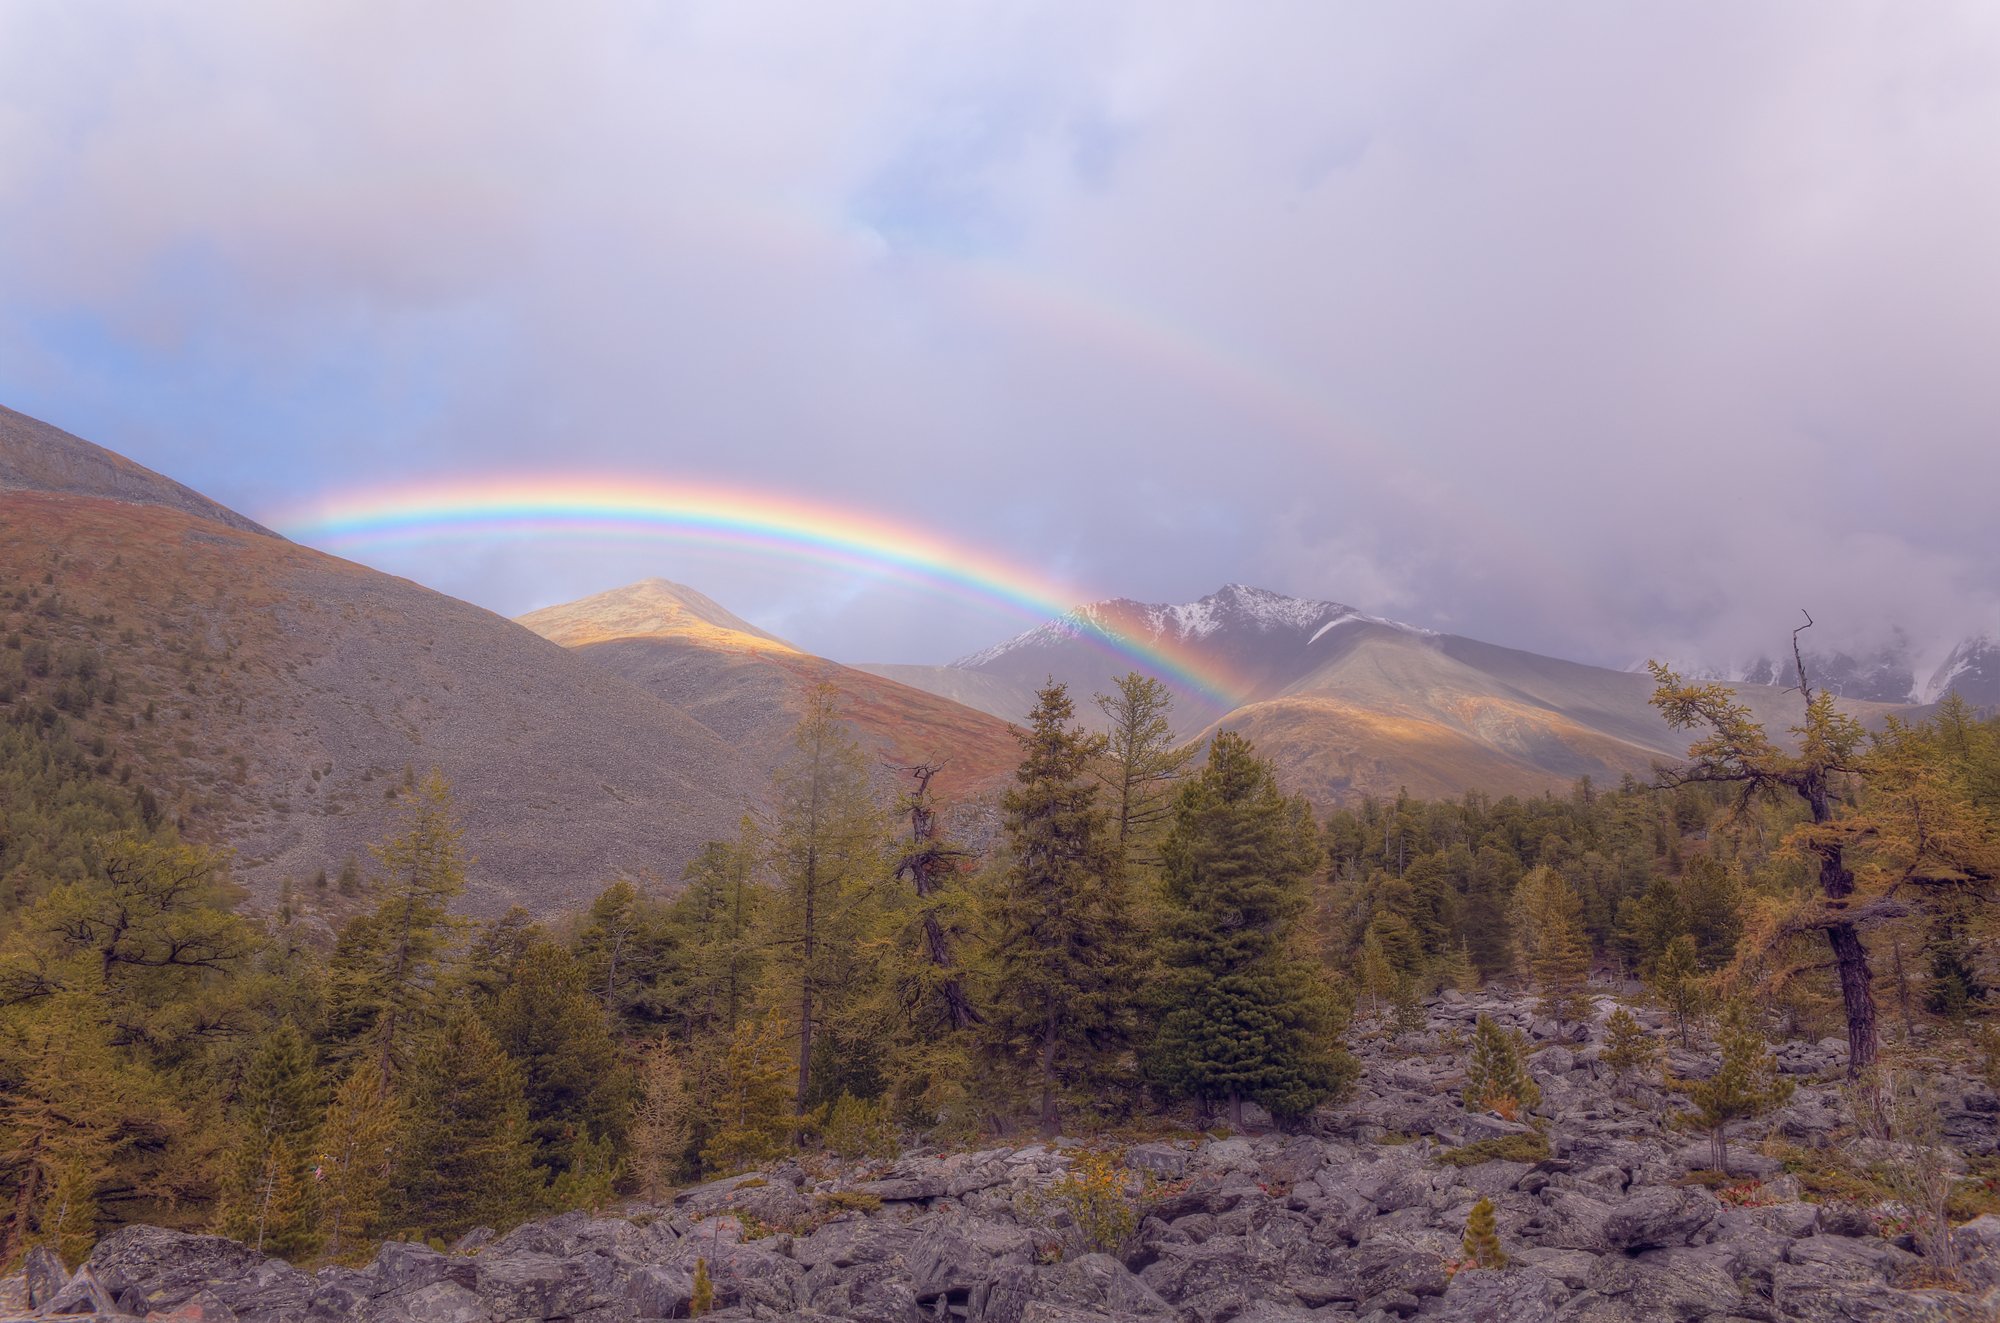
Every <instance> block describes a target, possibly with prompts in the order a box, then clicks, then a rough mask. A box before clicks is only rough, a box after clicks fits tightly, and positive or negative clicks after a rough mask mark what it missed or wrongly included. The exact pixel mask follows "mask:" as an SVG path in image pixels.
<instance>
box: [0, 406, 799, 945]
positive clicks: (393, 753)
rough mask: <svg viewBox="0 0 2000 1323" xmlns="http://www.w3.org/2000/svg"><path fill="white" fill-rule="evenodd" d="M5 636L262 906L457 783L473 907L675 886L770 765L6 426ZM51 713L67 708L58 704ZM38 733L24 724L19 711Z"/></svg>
mask: <svg viewBox="0 0 2000 1323" xmlns="http://www.w3.org/2000/svg"><path fill="white" fill-rule="evenodd" d="M0 573H4V578H0V582H5V583H9V584H16V585H20V588H19V590H18V591H17V592H15V593H13V594H11V595H9V594H4V593H0V617H4V618H0V630H5V631H8V632H10V633H13V634H18V635H23V636H25V638H26V639H27V641H28V643H29V644H30V645H32V644H35V643H40V644H44V645H46V647H47V648H48V649H49V654H50V655H52V656H53V657H54V659H55V661H54V663H53V667H54V671H55V672H63V671H64V668H71V667H73V668H75V669H76V670H77V671H79V672H80V671H82V670H84V669H88V670H89V671H90V672H91V673H92V674H94V675H97V676H99V677H105V676H111V677H115V689H114V690H113V691H112V692H113V696H112V697H111V698H110V700H109V701H108V702H107V701H102V700H100V701H95V702H87V703H83V704H81V705H79V704H78V703H77V702H76V701H75V699H74V692H75V690H74V686H68V682H67V681H65V685H66V686H68V687H67V688H61V689H59V688H54V687H53V686H54V683H55V681H54V679H53V673H52V677H51V678H50V679H48V680H46V681H41V682H38V683H40V684H42V686H43V687H42V688H40V689H30V690H27V691H24V692H22V693H17V694H15V695H13V696H12V700H11V702H10V704H9V706H11V707H13V708H14V709H15V711H16V712H21V711H22V709H21V708H20V707H19V705H20V704H23V703H35V704H42V703H48V704H51V705H52V706H61V705H62V704H63V703H64V702H65V701H66V695H67V696H68V701H69V703H70V707H71V710H72V713H73V716H72V719H73V720H74V721H76V722H78V723H79V724H81V725H82V727H83V728H84V732H85V734H86V735H87V736H88V737H89V738H94V739H100V740H102V741H103V742H104V747H105V763H104V765H105V767H106V768H107V769H110V768H114V767H117V768H123V769H124V774H125V775H128V776H131V777H135V778H137V779H138V780H140V781H141V782H143V783H144V784H146V785H148V786H149V787H151V788H152V789H153V790H155V792H156V793H157V794H158V796H159V797H160V799H161V800H162V802H163V803H164V805H165V806H166V808H167V810H168V811H169V812H171V813H173V814H176V815H178V816H179V817H180V818H181V819H182V820H183V821H184V822H185V824H186V830H187V832H188V833H189V834H190V835H191V836H193V837H194V838H196V839H200V840H204V841H209V842H213V843H216V844H219V845H226V846H228V847H230V848H232V849H233V850H234V851H235V865H234V869H233V872H234V875H235V877H236V878H237V880H238V881H240V882H243V883H245V884H246V885H247V886H248V887H249V888H250V890H251V892H252V894H253V895H254V896H256V897H257V898H258V899H259V900H260V901H261V902H262V903H267V904H268V903H270V902H271V901H272V900H273V899H274V898H275V897H276V895H277V894H278V893H279V891H280V889H281V887H282V885H283V883H284V881H285V880H286V879H289V880H290V881H291V882H292V883H293V884H294V885H295V886H300V887H307V886H311V885H313V879H315V878H316V877H318V876H319V875H320V873H321V870H326V871H328V872H337V871H338V870H339V869H340V867H341V865H342V863H343V861H344V860H346V859H347V858H349V857H358V859H359V860H360V861H361V864H362V866H363V868H364V870H365V869H366V868H367V866H368V862H369V856H368V853H367V845H368V843H369V842H371V841H376V840H379V839H381V838H382V837H383V836H384V835H385V834H386V833H388V832H389V831H391V830H392V829H393V824H394V822H395V813H394V805H393V802H392V800H393V797H394V794H395V790H396V787H398V786H399V785H400V784H401V783H402V782H403V780H404V778H405V777H406V775H422V774H423V773H424V772H426V771H428V770H429V769H430V768H432V767H436V768H438V769H439V770H440V771H442V772H443V773H444V775H445V776H446V777H447V778H448V779H449V780H450V781H451V783H452V786H453V789H454V791H455V793H456V796H457V799H458V804H459V809H460V813H461V816H462V821H463V824H464V827H465V837H464V845H465V848H466V849H467V851H468V852H469V853H470V854H472V855H474V856H476V857H477V863H476V864H475V866H474V868H473V869H472V873H471V887H470V889H469V891H468V894H467V897H466V899H465V902H464V904H465V907H466V908H467V909H469V910H471V911H473V912H476V913H485V914H491V913H495V912H498V911H500V910H503V909H505V908H506V907H507V906H508V905H509V904H513V903H520V904H523V905H526V906H527V907H528V908H530V909H531V910H534V911H536V912H538V913H550V912H554V911H558V910H561V909H565V908H569V907H573V906H575V905H577V904H578V903H580V902H583V901H585V900H587V899H588V898H589V897H590V896H591V895H593V894H595V892H596V891H597V890H598V889H599V888H601V887H602V886H603V885H604V884H606V883H607V882H609V881H611V880H613V879H615V878H617V877H619V876H626V875H634V874H640V873H654V874H658V875H660V876H663V877H667V878H677V877H678V876H679V874H680V870H681V868H682V866H683V864H684V863H685V861H686V860H688V859H689V858H691V857H692V855H693V854H694V852H695V851H696V850H697V849H698V848H699V846H700V845H701V843H702V842H703V841H706V840H709V839H713V838H715V837H717V836H723V835H728V834H731V833H733V832H734V830H735V827H736V823H737V820H738V818H739V817H740V815H741V814H742V812H743V811H744V809H745V807H746V806H747V805H749V804H751V803H753V802H756V801H757V800H758V799H759V798H760V797H761V795H762V794H763V792H764V788H765V780H764V777H763V774H762V771H761V769H759V768H757V767H756V766H754V765H753V763H752V762H751V761H750V760H749V759H746V758H745V757H744V756H743V755H742V753H741V752H739V751H738V750H737V749H736V748H735V747H733V746H732V745H731V744H729V743H728V742H727V741H725V740H723V739H721V738H719V737H718V736H717V735H716V734H715V733H714V732H713V731H711V730H709V729H708V728H707V727H705V726H703V725H702V724H701V723H699V722H697V721H695V720H694V719H693V718H692V717H690V716H688V715H687V714H686V713H684V712H682V711H680V710H679V709H677V708H676V707H674V706H673V705H672V704H670V703H667V702H665V701H663V700H662V699H660V698H659V697H658V696H656V695H654V694H651V693H648V692H646V691H645V690H643V689H641V688H639V687H638V686H636V685H633V684H631V683H629V682H627V681H625V680H621V679H619V678H618V677H616V676H614V675H611V674H608V673H607V672H606V671H605V670H604V669H603V668H601V667H598V666H594V665H591V664H590V663H589V662H587V661H585V660H584V659H582V658H580V657H579V656H577V655H576V654H575V653H574V652H572V651H570V650H568V649H565V648H562V647H558V646H556V645H555V644H553V643H550V642H548V641H547V640H545V639H543V638H540V637H538V636H536V635H535V634H534V633H532V632H531V631H529V630H526V629H523V628H521V627H520V626H519V625H516V624H514V623H512V622H511V621H508V620H506V619H504V618H502V617H500V616H497V615H494V614H492V613H491V612H488V611H483V610H481V609H479V608H477V607H474V606H471V605H468V604H467V603H464V602H460V601H457V600H455V599H453V598H450V597H446V596H444V595H442V594H440V593H436V592H432V591H431V590H429V589H427V588H422V587H419V586H418V585H416V584H414V583H410V582H408V581H407V580H403V579H398V578H395V577H392V576H390V575H386V574H380V573H377V572H376V571H374V570H370V569H366V568H364V567H362V566H359V565H355V564H352V563H350V562H347V561H343V560H339V559H336V558H335V557H332V556H327V555H323V554H321V553H319V552H316V551H312V550H309V549H307V548H305V547H300V546H297V545H295V544H293V543H291V542H288V541H286V540H285V539H283V538H281V537H278V536H276V535H274V534H272V533H269V532H267V531H265V530H263V529H261V528H259V527H258V526H257V525H256V524H255V523H254V522H252V521H251V520H248V519H245V518H244V517H242V516H241V515H237V514H235V513H233V512H231V511H229V510H227V509H225V508H223V507H222V506H220V505H217V504H216V503H214V502H213V501H210V500H208V499H207V498H206V497H203V496H201V495H199V494H198V493H195V492H192V491H190V490H189V489H187V488H185V487H183V486H181V485H180V484H178V483H175V482H172V481H171V480H169V479H167V478H164V477H161V476H160V475H158V474H155V473H152V472H150V471H149V470H146V469H144V468H141V467H140V466H138V465H136V464H133V463H131V462H130V461H129V460H125V459H123V458H121V457H119V456H117V455H114V454H112V453H111V452H109V451H106V450H102V449H100V448H99V447H97V446H94V445H91V444H90V443H88V442H85V441H82V440H80V439H78V438H76V437H73V436H70V435H69V434H68V433H65V432H62V431H60V430H58V429H56V428H54V427H50V426H48V425H47V424H43V423H39V422H36V421H35V420H34V419H31V418H27V417H25V416H24V415H21V414H18V413H13V412H5V413H4V414H0ZM41 710H42V711H45V712H47V714H48V716H49V717H50V718H53V716H54V712H53V710H52V707H45V708H42V709H41ZM23 715H31V714H28V713H23Z"/></svg>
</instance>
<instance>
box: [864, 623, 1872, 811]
mask: <svg viewBox="0 0 2000 1323" xmlns="http://www.w3.org/2000/svg"><path fill="white" fill-rule="evenodd" d="M1108 631H1122V632H1124V633H1125V634H1126V635H1127V636H1129V637H1132V638H1135V639H1137V640H1139V641H1140V642H1141V643H1142V644H1143V645H1144V646H1146V647H1148V648H1154V649H1159V650H1161V651H1162V652H1163V653H1165V654H1166V655H1168V656H1171V657H1172V658H1174V659H1175V660H1176V662H1177V663H1178V667H1177V669H1179V670H1180V671H1182V672H1183V674H1184V675H1187V676H1202V677H1207V678H1208V680H1209V683H1208V684H1205V685H1197V684H1194V683H1190V682H1189V681H1188V680H1187V679H1180V680H1175V679H1173V678H1172V677H1166V678H1168V682H1169V686H1170V687H1171V688H1173V690H1174V692H1175V699H1176V714H1175V715H1176V719H1177V733H1179V734H1181V735H1183V736H1184V737H1189V738H1197V739H1205V738H1207V736H1208V735H1210V734H1212V733H1213V732H1214V731H1216V730H1236V731H1241V732H1243V733H1244V734H1245V735H1247V736H1248V737H1249V738H1250V739H1251V740H1252V741H1254V742H1255V743H1256V745H1257V747H1258V749H1259V751H1260V752H1262V753H1263V754H1264V755H1265V756H1266V757H1269V758H1271V759H1272V760H1273V761H1274V762H1275V763H1276V764H1277V765H1278V768H1279V771H1280V773H1281V775H1282V776H1283V778H1284V780H1285V783H1286V784H1287V786H1288V787H1290V788H1291V789H1293V790H1296V791H1298V792H1301V793H1304V794H1306V795H1307V796H1308V797H1310V798H1311V799H1312V800H1313V801H1314V802H1315V803H1316V804H1318V805H1320V806H1321V807H1323V808H1324V807H1327V806H1330V805H1332V804H1336V803H1343V802H1350V801H1352V800H1354V799H1356V798H1358V797H1360V796H1363V795H1376V796H1392V795H1394V794H1396V793H1397V792H1398V791H1399V790H1408V791H1409V792H1410V793H1411V794H1413V795H1419V796H1437V795H1456V794H1460V793H1463V792H1464V791H1466V790H1471V789H1479V790H1485V791H1490V792H1493V793H1509V792H1513V793H1523V794H1529V793H1539V792H1541V791H1544V790H1549V789H1557V788H1560V787H1563V786H1566V785H1568V784H1570V783H1571V782H1573V781H1574V780H1575V779H1576V778H1577V777H1579V776H1590V777H1593V778H1595V779H1598V780H1600V781H1616V780H1617V779H1618V778H1620V777H1622V776H1624V775H1625V774H1627V773H1632V774H1635V775H1645V774H1647V773H1648V772H1649V771H1650V770H1651V767H1652V765H1653V764H1654V763H1655V762H1656V761H1659V760H1663V759H1672V758H1675V757H1678V756H1679V755H1680V754H1681V753H1682V752H1683V751H1684V750H1685V748H1686V744H1687V741H1686V739H1685V738H1684V737H1683V736H1680V735H1677V734H1676V733H1675V732H1673V731H1671V730H1669V729H1668V728H1667V726H1666V723H1665V722H1663V721H1661V720H1660V718H1659V716H1658V714H1657V713H1655V712H1654V711H1653V709H1652V707H1651V706H1650V705H1649V704H1648V702H1647V699H1648V698H1649V696H1650V695H1651V693H1652V688H1653V686H1652V681H1651V679H1650V678H1649V677H1646V676H1643V675H1636V674H1633V673H1630V672H1626V671H1616V670H1610V669H1607V668H1604V667H1598V666H1586V665H1583V664H1580V663H1576V662H1568V661H1562V660H1559V659H1557V658H1553V657H1542V656H1538V655H1536V654H1534V653H1529V652H1521V651H1518V650H1515V649H1511V648H1503V647H1497V646H1495V645H1493V644H1489V643H1482V642H1480V641H1479V640H1476V639H1469V638H1461V637H1458V636H1455V635H1449V634H1439V633H1435V632H1433V631H1430V630H1426V629H1422V628H1419V627H1417V626H1414V625H1409V624H1403V623H1399V622H1397V621H1392V620H1385V619H1382V618H1380V617H1377V616H1371V615H1367V614H1365V613H1363V612H1361V611H1358V610H1356V609H1355V608H1353V607H1350V606H1345V605H1342V604H1340V603H1337V602H1328V601H1316V600H1306V599H1299V598H1293V597H1287V596H1284V595H1283V594H1279V593H1274V592H1270V591H1268V590H1265V589H1259V588H1252V587H1247V586H1245V585H1242V584H1230V585H1228V586H1226V587H1224V588H1222V589H1221V590H1219V591H1218V592H1215V593H1212V594H1210V595H1209V596H1207V597H1204V598H1202V599H1200V600H1199V601H1196V602H1190V603H1186V604H1182V605H1153V604H1147V603H1141V602H1133V601H1127V600H1123V599H1120V600H1115V601H1109V602H1099V603H1094V604H1092V605H1089V606H1085V607H1079V608H1077V609H1076V610H1074V611H1072V612H1070V613H1068V614H1066V615H1065V616H1063V617H1062V618H1060V619H1058V620H1055V621H1051V622H1050V623H1048V624H1046V625H1042V626H1040V627H1038V628H1036V629H1033V630H1030V631H1028V632H1027V633H1024V634H1021V635H1019V636H1018V637H1016V638H1013V639H1009V640H1007V641H1006V642H1004V643H1001V644H998V645H996V646H994V647H991V648H988V649H986V650H984V651H982V652H977V653H974V654H972V655H970V656H968V657H964V658H961V659H960V660H958V661H956V662H953V663H952V664H951V665H950V666H944V667H893V668H891V667H871V668H869V669H870V670H872V671H875V672H877V673H882V674H894V675H896V676H898V677H899V678H902V679H905V680H906V681H907V682H908V683H911V684H918V685H922V686H924V687H925V688H930V689H933V690H934V691H936V692H942V693H950V694H953V695H954V696H957V697H961V698H962V699H963V700H964V701H968V702H975V703H979V704H981V705H982V706H987V707H988V710H990V711H995V712H996V713H998V714H999V715H1003V716H1008V717H1012V718H1014V719H1019V717H1020V716H1021V715H1022V714H1023V713H1024V712H1025V711H1026V707H1027V705H1029V704H1031V703H1032V702H1033V690H1034V687H1035V686H1036V685H1037V684H1039V683H1040V682H1041V681H1042V679H1043V678H1044V677H1046V676H1051V675H1052V676H1054V677H1055V678H1056V679H1058V680H1061V681H1063V682H1064V683H1066V684H1067V685H1068V686H1069V688H1070V692H1071V693H1072V694H1073V695H1075V696H1077V697H1078V698H1079V699H1080V700H1081V701H1079V703H1078V714H1079V716H1080V717H1083V718H1086V719H1090V720H1096V719H1097V718H1098V713H1097V711H1096V709H1095V706H1094V705H1093V704H1091V703H1090V702H1089V701H1088V700H1089V696H1090V695H1092V694H1095V693H1098V692H1103V691H1106V690H1108V689H1109V688H1110V687H1111V683H1112V680H1113V678H1114V677H1115V676H1116V675H1118V674H1121V673H1123V672H1124V671H1126V670H1128V669H1131V668H1132V667H1133V665H1134V664H1135V663H1134V662H1133V661H1131V660H1130V659H1129V658H1128V657H1126V656H1122V655H1120V654H1118V653H1117V652H1116V651H1114V650H1112V649H1111V648H1109V647H1107V646H1106V642H1105V640H1106V634H1107V632H1108ZM1739 692H1740V693H1741V694H1742V696H1743V698H1744V701H1745V702H1747V703H1749V704H1750V706H1751V707H1752V709H1753V710H1754V711H1755V712H1756V714H1757V715H1758V716H1759V717H1760V718H1761V719H1763V720H1764V721H1765V722H1766V723H1767V724H1768V725H1769V726H1770V727H1771V728H1772V729H1773V730H1779V731H1782V730H1784V729H1785V728H1786V727H1787V726H1789V725H1790V724H1791V722H1792V721H1793V720H1794V719H1795V714H1794V712H1793V711H1792V704H1793V702H1795V699H1793V697H1792V696H1789V695H1788V694H1787V693H1786V691H1784V690H1783V689H1779V688H1774V687H1771V686H1757V685H1742V686H1739ZM1846 706H1847V707H1848V708H1849V709H1850V710H1852V711H1855V712H1857V713H1859V714H1861V715H1862V716H1864V717H1865V718H1873V719H1879V717H1880V715H1881V714H1882V713H1883V712H1886V711H1888V710H1891V709H1889V708H1887V707H1885V706H1883V705H1880V704H1870V703H1865V702H1857V701H1849V702H1847V703H1846Z"/></svg>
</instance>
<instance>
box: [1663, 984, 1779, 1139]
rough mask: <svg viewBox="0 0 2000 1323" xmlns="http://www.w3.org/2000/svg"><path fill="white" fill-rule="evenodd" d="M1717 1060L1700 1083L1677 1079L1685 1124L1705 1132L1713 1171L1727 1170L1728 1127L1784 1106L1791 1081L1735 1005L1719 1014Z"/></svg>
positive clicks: (1742, 1011) (1739, 1008) (1738, 1005)
mask: <svg viewBox="0 0 2000 1323" xmlns="http://www.w3.org/2000/svg"><path fill="white" fill-rule="evenodd" d="M1720 1043H1721V1048H1722V1060H1721V1062H1720V1063H1719V1064H1718V1065H1717V1067H1716V1071H1715V1074H1713V1075H1711V1076H1709V1078H1707V1079H1705V1080H1694V1081H1686V1080H1683V1081H1678V1084H1679V1087H1680V1088H1681V1090H1682V1091H1683V1092H1685V1093H1686V1094H1687V1096H1688V1101H1689V1102H1691V1103H1693V1104H1694V1109H1693V1110H1692V1111H1691V1112H1689V1113H1687V1118H1688V1121H1689V1122H1690V1123H1691V1124H1693V1125H1695V1126H1696V1127H1698V1128H1700V1129H1702V1130H1705V1131H1707V1132H1708V1143H1709V1149H1710V1152H1711V1153H1712V1155H1713V1157H1714V1161H1715V1170H1717V1171H1722V1172H1726V1171H1728V1170H1729V1127H1730V1126H1731V1125H1733V1124H1735V1123H1736V1122H1738V1121H1748V1120H1753V1119H1755V1118H1756V1117H1759V1116H1763V1115H1764V1114H1765V1113H1767V1112H1770V1111H1773V1110H1775V1109H1777V1108H1778V1107H1781V1106H1783V1105H1784V1103H1785V1101H1786V1099H1788V1098H1790V1097H1791V1096H1792V1082H1791V1080H1789V1079H1787V1078H1785V1077H1784V1076H1782V1075H1780V1074H1779V1073H1778V1066H1777V1062H1776V1061H1775V1060H1773V1059H1772V1057H1771V1052H1770V1049H1769V1048H1768V1047H1767V1046H1766V1045H1765V1043H1764V1038H1763V1035H1761V1034H1759V1033H1758V1032H1757V1031H1756V1029H1755V1028H1754V1027H1753V1026H1752V1025H1751V1022H1750V1015H1749V1012H1748V1011H1747V1010H1746V1009H1745V1008H1744V1007H1743V1006H1741V1005H1740V1004H1732V1005H1731V1006H1729V1008H1728V1009H1727V1010H1726V1011H1725V1013H1724V1015H1723V1021H1722V1033H1721V1039H1720Z"/></svg>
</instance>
